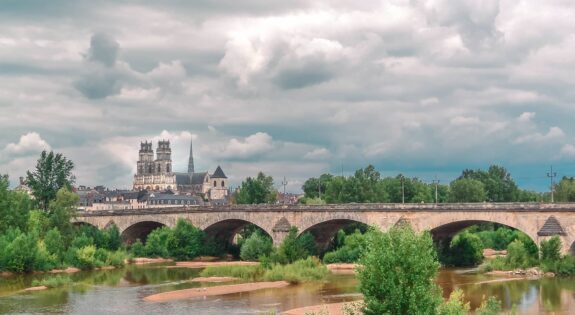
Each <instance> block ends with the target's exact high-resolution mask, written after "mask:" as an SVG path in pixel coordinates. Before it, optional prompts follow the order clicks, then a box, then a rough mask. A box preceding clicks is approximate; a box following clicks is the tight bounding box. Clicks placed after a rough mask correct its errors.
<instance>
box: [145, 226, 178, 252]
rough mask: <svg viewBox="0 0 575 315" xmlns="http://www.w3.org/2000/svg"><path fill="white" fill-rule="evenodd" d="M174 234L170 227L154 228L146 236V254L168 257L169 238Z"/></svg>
mask: <svg viewBox="0 0 575 315" xmlns="http://www.w3.org/2000/svg"><path fill="white" fill-rule="evenodd" d="M171 234H172V230H171V229H170V228H169V227H165V226H164V227H161V228H159V229H155V230H153V231H152V232H151V233H150V234H149V235H148V237H147V238H146V245H145V246H144V247H145V255H146V256H149V257H168V256H170V253H169V252H168V240H169V239H170V236H171Z"/></svg>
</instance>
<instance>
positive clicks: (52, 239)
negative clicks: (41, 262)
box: [44, 228, 65, 257]
mask: <svg viewBox="0 0 575 315" xmlns="http://www.w3.org/2000/svg"><path fill="white" fill-rule="evenodd" d="M44 244H45V245H46V250H47V251H48V253H50V254H54V255H56V256H58V257H61V256H62V254H63V253H64V250H65V246H64V240H63V239H62V234H60V231H58V229H57V228H53V229H51V230H50V231H48V233H46V236H45V237H44Z"/></svg>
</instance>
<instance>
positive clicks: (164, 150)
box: [155, 140, 172, 175]
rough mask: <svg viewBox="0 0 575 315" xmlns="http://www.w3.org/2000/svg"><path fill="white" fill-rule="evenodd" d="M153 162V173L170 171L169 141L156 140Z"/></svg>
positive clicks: (170, 154) (170, 153)
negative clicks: (156, 145) (154, 166)
mask: <svg viewBox="0 0 575 315" xmlns="http://www.w3.org/2000/svg"><path fill="white" fill-rule="evenodd" d="M155 164H156V169H155V174H157V175H160V174H167V173H171V172H172V149H170V141H165V140H164V141H158V148H157V149H156V161H155Z"/></svg>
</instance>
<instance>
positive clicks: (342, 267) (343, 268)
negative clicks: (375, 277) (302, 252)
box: [326, 264, 358, 275]
mask: <svg viewBox="0 0 575 315" xmlns="http://www.w3.org/2000/svg"><path fill="white" fill-rule="evenodd" d="M357 266H358V265H357V264H328V265H326V267H327V269H329V271H331V273H334V274H344V275H348V274H349V275H353V274H355V269H356V268H357Z"/></svg>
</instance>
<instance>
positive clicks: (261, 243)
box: [240, 231, 273, 260]
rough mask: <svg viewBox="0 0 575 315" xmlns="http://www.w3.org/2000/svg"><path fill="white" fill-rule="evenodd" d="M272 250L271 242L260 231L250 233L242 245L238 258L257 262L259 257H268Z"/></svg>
mask: <svg viewBox="0 0 575 315" xmlns="http://www.w3.org/2000/svg"><path fill="white" fill-rule="evenodd" d="M272 250H273V244H272V240H271V238H270V237H269V236H267V235H263V234H262V233H261V232H260V231H256V232H254V233H252V234H251V235H250V236H249V237H248V238H247V239H246V240H245V241H244V242H243V244H242V247H241V249H240V258H241V259H242V260H257V259H258V258H259V257H260V256H268V255H269V254H270V253H271V252H272Z"/></svg>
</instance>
